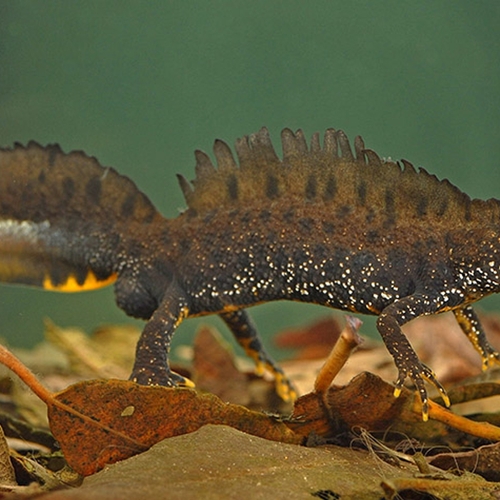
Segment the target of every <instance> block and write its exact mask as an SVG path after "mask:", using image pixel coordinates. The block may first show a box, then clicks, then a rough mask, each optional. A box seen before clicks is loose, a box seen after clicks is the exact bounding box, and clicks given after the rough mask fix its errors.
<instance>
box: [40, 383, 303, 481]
mask: <svg viewBox="0 0 500 500" xmlns="http://www.w3.org/2000/svg"><path fill="white" fill-rule="evenodd" d="M47 405H48V414H49V421H50V428H51V431H52V432H53V434H54V437H55V438H56V439H57V440H58V441H59V443H60V444H61V449H62V451H63V453H64V456H65V457H66V460H67V461H68V463H69V464H70V465H71V466H72V467H73V468H74V469H75V470H77V471H78V472H79V473H80V474H82V475H89V474H93V473H94V472H97V471H98V470H100V469H101V468H102V467H103V466H104V465H106V464H108V463H113V462H116V461H118V460H123V459H125V458H128V457H130V456H132V455H135V454H137V453H140V452H142V451H145V450H147V449H148V448H149V447H151V446H152V445H153V444H155V443H157V442H159V441H161V440H163V439H165V438H168V437H172V436H177V435H180V434H187V433H190V432H194V431H196V430H197V429H199V428H200V427H202V426H204V425H206V424H209V423H210V424H225V425H229V426H231V427H234V428H236V429H239V430H241V431H243V432H246V433H248V434H252V435H256V436H260V437H264V438H266V439H270V440H272V441H282V442H288V443H297V444H298V443H300V442H301V440H302V437H301V436H300V435H296V434H295V433H294V432H293V431H291V430H290V429H289V428H288V427H287V426H286V425H285V424H284V423H283V422H281V421H280V420H279V419H276V418H274V417H272V416H270V415H266V414H264V413H260V412H255V411H251V410H248V409H246V408H245V407H243V406H238V405H231V404H227V403H223V402H222V401H221V400H220V399H219V398H217V397H216V396H213V395H211V394H199V393H197V392H196V391H194V390H192V389H186V388H167V387H146V386H140V385H138V384H135V383H132V382H128V381H122V380H106V381H102V380H93V381H88V382H80V383H78V384H74V385H72V386H70V387H69V388H68V389H66V390H65V391H62V392H60V393H58V394H55V395H54V398H53V400H52V401H49V402H48V403H47Z"/></svg>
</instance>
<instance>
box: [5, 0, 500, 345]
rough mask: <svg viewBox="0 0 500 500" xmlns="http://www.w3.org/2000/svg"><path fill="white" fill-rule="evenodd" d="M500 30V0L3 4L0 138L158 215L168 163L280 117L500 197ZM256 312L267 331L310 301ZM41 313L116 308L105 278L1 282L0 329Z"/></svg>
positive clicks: (170, 188)
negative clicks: (77, 152) (95, 179)
mask: <svg viewBox="0 0 500 500" xmlns="http://www.w3.org/2000/svg"><path fill="white" fill-rule="evenodd" d="M498 26H500V4H499V3H498V2H496V1H486V2H481V3H480V4H477V3H473V2H469V1H466V0H464V1H459V0H456V1H454V2H445V1H421V2H400V1H395V0H394V1H385V2H369V1H356V2H339V1H317V2H301V1H288V2H277V1H272V2H269V1H260V0H259V1H251V2H250V1H245V2H243V1H233V2H229V1H215V2H205V1H193V2H174V1H162V2H160V1H156V2H139V1H123V0H121V1H88V0H87V1H85V2H83V1H75V2H64V1H53V0H45V1H44V2H34V1H16V2H6V1H0V144H1V145H5V146H6V145H10V144H12V143H13V142H14V141H21V142H24V141H27V140H29V139H36V140H37V141H39V142H41V143H49V142H58V143H60V144H61V146H62V147H63V148H64V149H66V150H70V149H84V150H85V151H86V152H87V153H88V154H91V155H95V156H97V157H98V158H99V159H100V161H101V162H102V163H104V164H107V165H113V166H115V167H116V168H118V169H119V170H120V171H121V172H123V173H126V174H127V175H129V176H131V177H132V178H133V179H135V180H136V182H137V184H138V185H139V186H140V188H141V189H142V190H144V191H145V192H146V193H147V194H148V195H149V196H150V197H151V199H152V200H153V201H154V203H155V204H156V205H157V206H158V207H159V209H160V210H161V211H162V212H163V213H164V214H165V215H168V216H175V214H176V213H177V212H178V210H179V209H180V208H182V207H183V206H184V202H183V199H182V195H181V192H180V190H179V188H178V186H177V183H176V180H175V173H176V172H182V173H183V174H184V175H186V177H188V178H192V176H193V165H194V160H193V156H192V151H193V149H195V148H201V149H204V150H210V148H211V144H212V141H213V139H214V138H216V137H220V138H223V139H226V140H228V141H229V142H233V141H234V139H235V138H236V137H238V136H241V135H243V134H247V133H250V132H254V131H256V130H258V129H259V128H260V127H261V126H262V125H267V126H268V127H269V128H270V130H271V132H272V134H273V136H274V138H275V141H276V142H277V141H278V136H279V134H278V133H279V130H280V129H281V128H283V127H285V126H288V127H291V128H298V127H301V128H303V129H304V130H305V131H306V132H307V133H308V134H310V133H312V132H313V131H316V130H323V129H324V128H326V127H335V128H343V129H344V130H346V132H348V134H349V135H350V136H351V137H352V136H354V135H355V134H362V135H363V136H364V138H365V141H366V143H367V145H368V146H369V147H372V148H374V149H376V150H377V151H378V152H379V153H380V154H381V155H383V156H391V157H392V158H394V159H397V158H400V157H404V158H407V159H409V160H411V161H413V162H414V163H415V164H417V165H424V166H425V167H426V168H427V169H428V170H430V171H431V172H433V173H436V174H438V175H439V176H440V177H449V178H450V179H452V180H453V181H454V182H455V183H456V184H458V185H459V186H460V187H462V188H464V189H466V190H467V191H468V192H469V193H470V194H472V195H473V196H480V197H491V196H498V197H500V193H499V192H500V182H499V180H500V168H499V165H498V160H499V157H500V155H499V153H500V141H499V137H500V106H499V104H500V62H499V61H500V57H499V56H500V33H499V28H498ZM495 304H498V301H497V302H496V303H494V304H493V306H494V305H495ZM253 312H254V316H255V318H256V319H257V322H258V324H259V325H260V327H261V329H262V330H263V331H265V332H266V333H272V332H275V331H276V330H277V329H279V328H280V326H282V325H284V324H290V323H296V322H298V321H301V320H305V319H306V318H307V317H311V316H313V315H317V314H318V309H317V308H312V307H305V306H303V305H300V306H299V305H296V304H286V305H285V304H275V305H272V306H265V307H262V308H256V309H254V311H253ZM325 312H326V311H325ZM44 316H50V317H51V318H52V319H53V320H55V321H56V322H58V323H60V324H62V325H68V324H75V325H81V326H84V327H85V328H90V327H91V326H93V325H97V324H100V323H102V322H117V321H124V320H125V319H126V318H125V316H124V315H123V314H122V313H121V312H120V311H119V310H118V309H117V308H116V307H115V306H114V303H113V293H112V290H111V289H109V290H104V291H100V292H94V293H87V294H79V295H59V294H50V293H45V292H39V291H33V290H25V289H19V288H13V287H1V288H0V335H1V336H4V337H7V338H8V339H9V340H10V341H11V342H12V343H15V344H18V345H20V344H24V345H26V344H32V343H34V342H35V341H37V340H39V339H40V338H41V336H42V333H41V331H42V328H41V318H42V317H44ZM194 324H195V323H194V322H192V321H191V322H186V323H185V324H184V325H182V326H181V330H182V332H183V335H184V336H183V339H185V338H186V337H185V335H188V333H189V332H191V331H192V330H193V329H194ZM181 335H182V334H181ZM181 335H179V336H181Z"/></svg>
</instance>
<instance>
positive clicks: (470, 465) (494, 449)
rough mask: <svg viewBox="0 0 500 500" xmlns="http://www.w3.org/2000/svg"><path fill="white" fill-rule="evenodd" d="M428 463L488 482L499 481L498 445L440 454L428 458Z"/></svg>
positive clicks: (499, 459) (499, 461)
mask: <svg viewBox="0 0 500 500" xmlns="http://www.w3.org/2000/svg"><path fill="white" fill-rule="evenodd" d="M428 461H429V463H430V464H432V465H434V466H436V467H439V468H441V469H444V470H456V471H469V472H474V473H475V474H479V475H481V476H483V477H484V478H485V479H486V480H488V481H500V443H494V444H491V445H486V446H481V447H479V448H478V449H476V450H469V451H462V452H455V453H440V454H439V455H435V456H433V457H429V458H428Z"/></svg>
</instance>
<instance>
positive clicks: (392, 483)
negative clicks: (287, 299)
mask: <svg viewBox="0 0 500 500" xmlns="http://www.w3.org/2000/svg"><path fill="white" fill-rule="evenodd" d="M417 474H418V469H417V468H416V467H415V466H414V465H412V464H410V463H402V464H396V463H395V462H393V463H392V464H390V463H387V462H384V461H383V460H381V459H379V458H378V457H377V456H376V455H375V454H374V453H371V452H367V451H361V450H354V449H350V448H349V447H345V448H342V447H338V446H324V447H319V448H305V447H299V446H291V445H288V444H283V443H275V442H271V441H267V440H263V439H259V438H256V437H253V436H249V435H246V434H243V433H241V432H239V431H237V430H235V429H231V428H229V427H225V426H210V425H209V426H205V427H203V428H202V429H200V430H198V431H196V432H194V433H191V434H187V435H183V436H177V437H174V438H172V439H167V440H164V441H162V442H160V443H158V444H157V445H155V446H153V447H152V448H151V449H150V450H148V451H147V452H146V453H143V454H141V455H137V456H135V457H133V458H131V459H129V460H126V461H123V462H120V463H117V464H115V465H113V466H111V467H107V468H106V469H105V470H103V471H101V472H99V473H97V474H95V475H93V476H90V477H87V478H85V480H84V482H83V485H82V487H81V488H77V489H71V490H65V491H55V492H50V493H47V494H46V495H45V496H43V499H44V500H108V499H122V498H123V499H129V498H133V499H134V500H150V499H156V498H159V499H163V498H168V499H169V500H194V499H199V498H203V499H220V498H234V499H236V498H251V499H252V500H267V499H270V498H272V499H273V500H285V499H286V500H299V499H311V500H314V499H315V498H331V499H335V498H342V499H343V500H359V499H380V498H453V499H456V500H471V499H473V498H474V499H475V498H494V495H495V491H498V488H499V485H498V484H495V483H488V482H487V481H484V480H482V479H481V478H478V477H476V476H473V475H467V476H466V477H464V478H458V477H455V478H447V479H446V480H438V479H436V478H434V477H432V478H424V477H419V478H418V480H416V479H414V477H415V475H417ZM382 481H383V482H384V483H383V484H382ZM405 481H407V482H405ZM412 481H413V482H412ZM403 485H404V486H409V488H407V489H406V490H405V491H403V490H402V489H401V488H402V486H403ZM384 488H392V489H393V491H395V493H394V494H393V496H392V497H388V496H387V497H386V496H384ZM398 492H400V493H401V496H400V497H398V496H397V493H398ZM419 492H424V493H421V494H419Z"/></svg>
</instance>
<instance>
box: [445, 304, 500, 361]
mask: <svg viewBox="0 0 500 500" xmlns="http://www.w3.org/2000/svg"><path fill="white" fill-rule="evenodd" d="M453 314H454V315H455V318H456V319H457V321H458V324H459V325H460V328H461V329H462V331H463V332H464V333H465V335H467V338H468V339H469V340H470V341H471V343H472V345H473V346H474V349H476V351H477V352H478V353H479V355H480V356H481V360H482V362H483V370H486V368H488V367H489V366H490V365H492V364H493V363H500V354H499V353H498V352H497V351H495V349H493V347H492V346H491V345H490V343H489V342H488V339H487V338H486V334H485V333H484V330H483V327H482V326H481V322H480V321H479V318H478V317H477V314H476V312H475V311H474V309H472V307H471V306H465V307H461V308H459V309H455V310H454V311H453Z"/></svg>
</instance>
